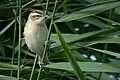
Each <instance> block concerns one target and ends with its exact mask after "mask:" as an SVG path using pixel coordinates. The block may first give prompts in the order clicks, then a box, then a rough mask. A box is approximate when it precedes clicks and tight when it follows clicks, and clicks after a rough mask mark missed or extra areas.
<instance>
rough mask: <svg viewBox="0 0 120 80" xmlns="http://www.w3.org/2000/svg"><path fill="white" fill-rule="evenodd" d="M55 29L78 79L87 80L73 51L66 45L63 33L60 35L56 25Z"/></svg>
mask: <svg viewBox="0 0 120 80" xmlns="http://www.w3.org/2000/svg"><path fill="white" fill-rule="evenodd" d="M54 27H55V30H56V32H57V35H58V37H59V40H60V42H61V44H62V46H63V48H64V51H65V53H66V55H67V57H68V59H69V61H70V63H71V65H72V67H73V69H74V71H75V73H76V75H77V77H78V79H79V80H86V79H85V77H84V74H83V73H82V71H81V69H80V67H79V66H78V64H77V62H76V60H75V58H74V57H73V56H72V52H71V50H70V49H69V47H68V45H67V44H66V42H65V40H64V38H63V36H62V35H61V33H60V31H59V29H58V28H57V26H56V24H55V23H54Z"/></svg>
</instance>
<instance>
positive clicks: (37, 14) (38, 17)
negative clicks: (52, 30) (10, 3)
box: [28, 10, 45, 24]
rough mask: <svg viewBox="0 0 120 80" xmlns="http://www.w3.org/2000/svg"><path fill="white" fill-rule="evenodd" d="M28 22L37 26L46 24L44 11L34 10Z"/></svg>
mask: <svg viewBox="0 0 120 80" xmlns="http://www.w3.org/2000/svg"><path fill="white" fill-rule="evenodd" d="M28 20H29V21H32V22H34V23H35V24H40V23H45V16H44V15H43V12H42V11H40V10H34V11H32V12H31V13H30V14H29V17H28Z"/></svg>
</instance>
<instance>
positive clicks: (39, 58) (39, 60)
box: [38, 55, 43, 67]
mask: <svg viewBox="0 0 120 80" xmlns="http://www.w3.org/2000/svg"><path fill="white" fill-rule="evenodd" d="M38 64H39V67H41V65H43V63H41V57H40V55H38Z"/></svg>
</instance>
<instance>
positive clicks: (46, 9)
mask: <svg viewBox="0 0 120 80" xmlns="http://www.w3.org/2000/svg"><path fill="white" fill-rule="evenodd" d="M48 5H49V0H47V3H46V8H45V15H46V14H47V12H48Z"/></svg>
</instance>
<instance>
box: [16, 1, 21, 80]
mask: <svg viewBox="0 0 120 80" xmlns="http://www.w3.org/2000/svg"><path fill="white" fill-rule="evenodd" d="M21 7H22V2H21V0H19V46H18V73H17V79H18V80H19V79H20V54H21Z"/></svg>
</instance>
